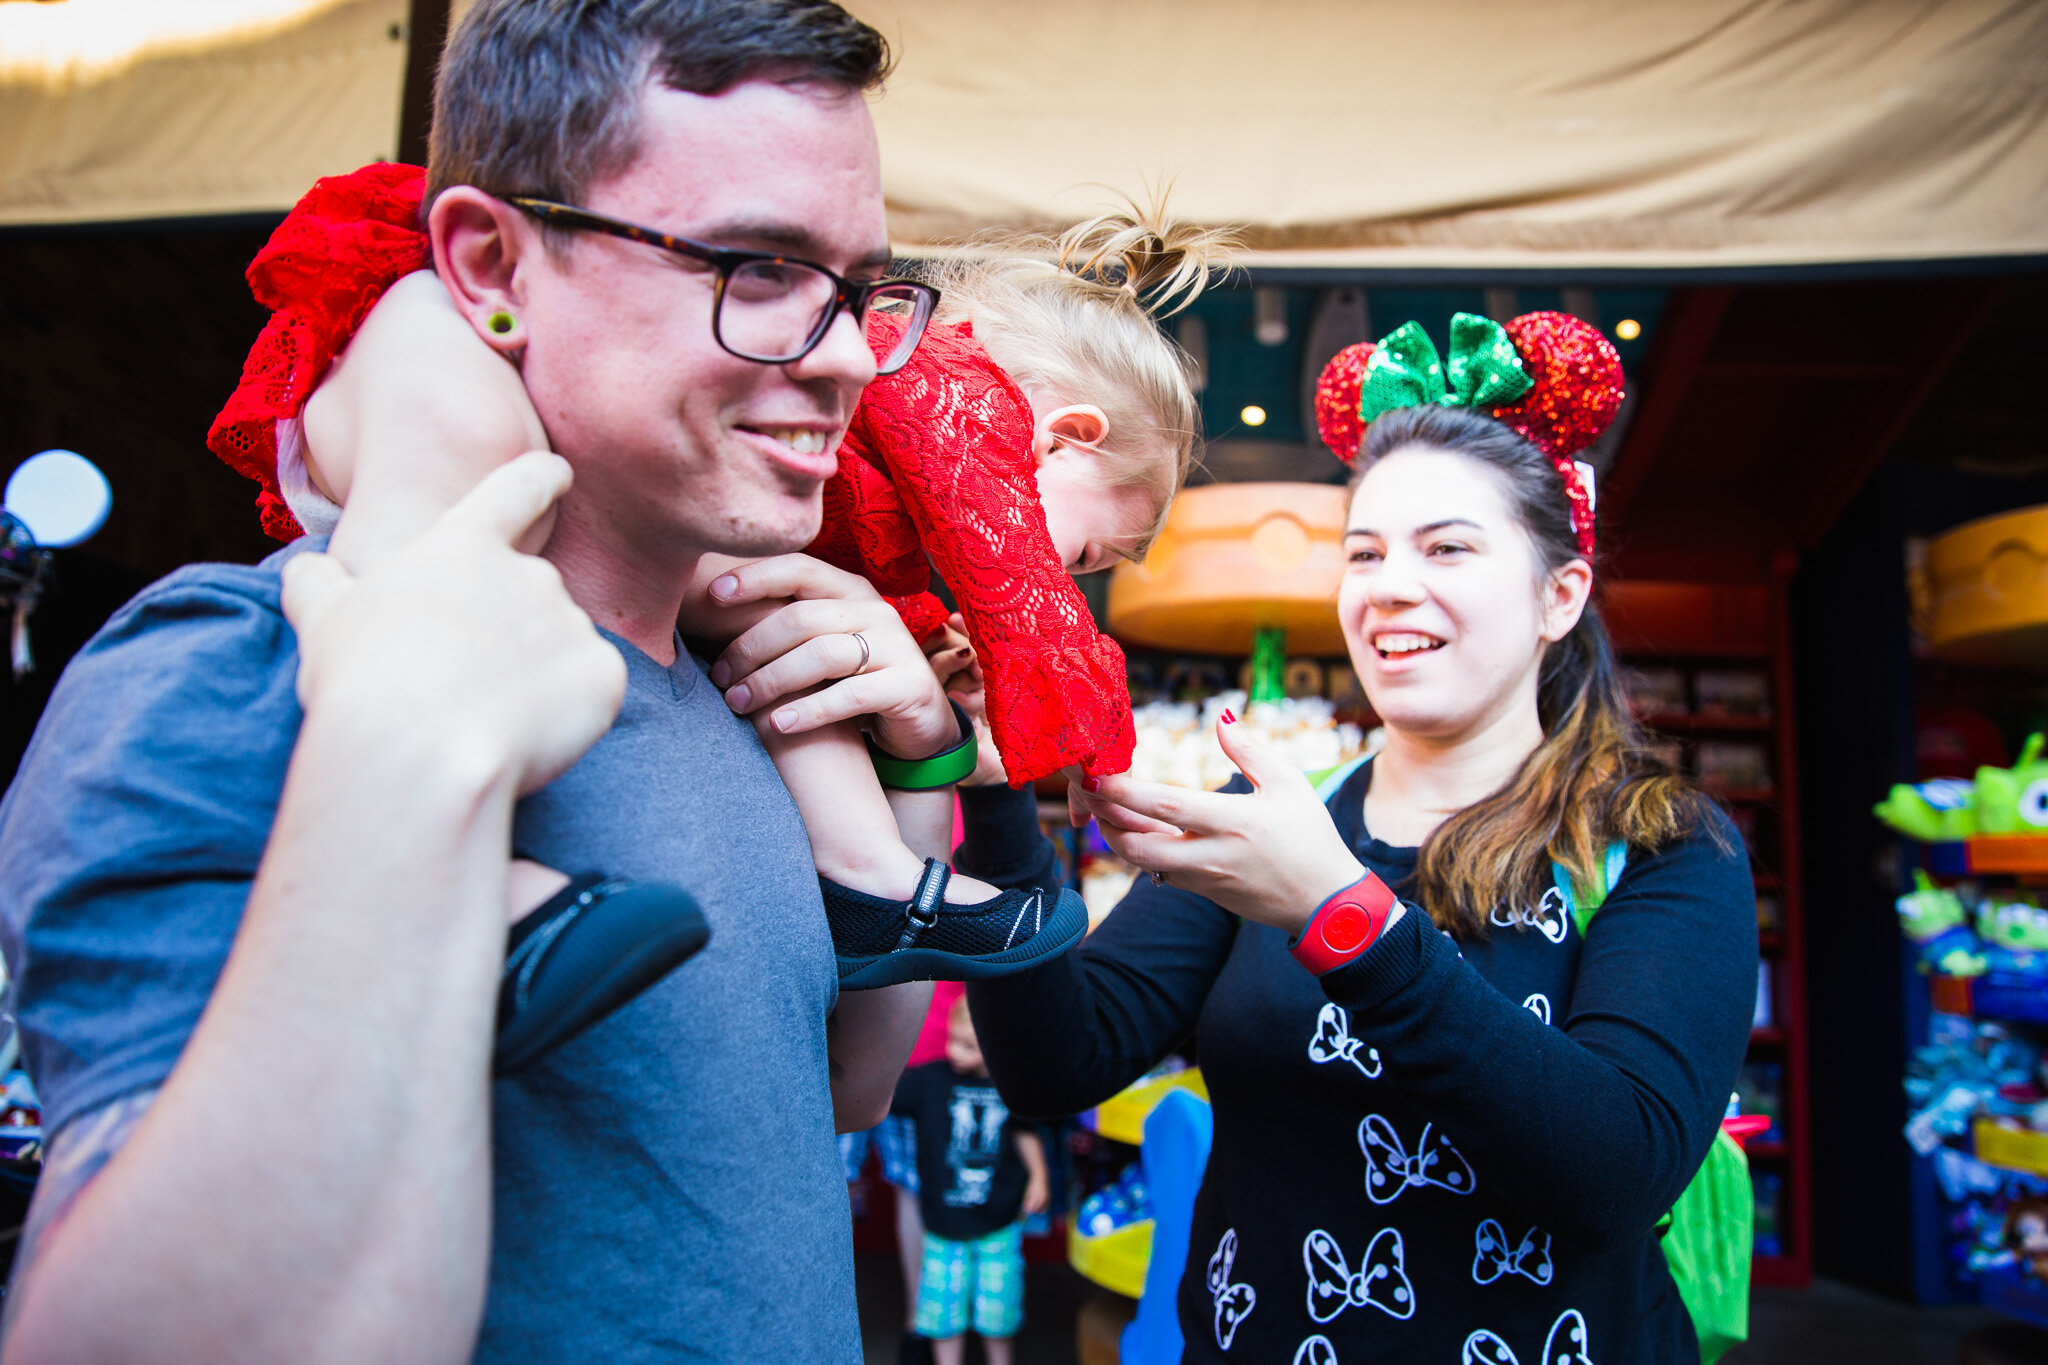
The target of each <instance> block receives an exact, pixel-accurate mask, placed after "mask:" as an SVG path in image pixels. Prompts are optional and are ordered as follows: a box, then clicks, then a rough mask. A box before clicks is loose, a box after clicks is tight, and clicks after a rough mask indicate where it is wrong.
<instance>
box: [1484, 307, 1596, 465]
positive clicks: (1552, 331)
mask: <svg viewBox="0 0 2048 1365" xmlns="http://www.w3.org/2000/svg"><path fill="white" fill-rule="evenodd" d="M1506 330H1507V334H1508V339H1509V340H1511V341H1513V342H1514V343H1515V350H1516V352H1517V353H1518V354H1519V355H1520V356H1521V357H1522V368H1523V369H1524V370H1526V371H1527V372H1528V375H1529V378H1531V379H1532V380H1534V381H1535V387H1533V388H1531V389H1530V390H1529V392H1528V393H1527V394H1525V395H1524V396H1523V397H1522V399H1521V401H1519V402H1516V403H1510V404H1508V405H1506V406H1504V407H1498V408H1494V409H1493V415H1494V417H1495V418H1496V419H1498V420H1499V421H1500V422H1502V423H1504V424H1505V425H1507V426H1510V427H1513V428H1514V429H1515V430H1516V431H1519V432H1521V433H1522V435H1524V436H1526V437H1528V438H1529V439H1530V440H1531V441H1534V442H1535V443H1536V444H1537V445H1539V446H1541V447H1543V449H1544V450H1545V451H1547V452H1549V454H1550V457H1551V458H1552V459H1554V460H1563V459H1567V458H1569V457H1570V456H1573V455H1576V454H1578V452H1580V451H1582V450H1584V449H1585V448H1586V447H1587V446H1589V445H1591V444H1593V442H1594V440H1595V439H1597V438H1598V437H1599V435H1600V433H1601V432H1603V431H1605V430H1607V427H1608V424H1609V423H1611V422H1612V421H1613V420H1614V414H1615V413H1616V412H1618V411H1620V409H1621V395H1622V389H1623V377H1622V372H1621V354H1620V352H1618V351H1616V350H1615V349H1614V343H1613V342H1611V341H1609V340H1608V339H1607V338H1606V337H1605V336H1603V335H1602V334H1601V331H1600V329H1599V328H1598V327H1595V326H1593V324H1591V323H1589V322H1581V321H1580V320H1579V319H1578V318H1575V317H1573V316H1572V315H1571V314H1569V313H1524V314H1522V316H1520V317H1518V318H1515V319H1514V320H1513V321H1511V322H1509V323H1507V324H1506Z"/></svg>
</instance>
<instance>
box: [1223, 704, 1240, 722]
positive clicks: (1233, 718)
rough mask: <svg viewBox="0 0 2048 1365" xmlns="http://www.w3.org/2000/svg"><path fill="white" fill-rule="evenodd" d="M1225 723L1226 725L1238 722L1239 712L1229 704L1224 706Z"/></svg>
mask: <svg viewBox="0 0 2048 1365" xmlns="http://www.w3.org/2000/svg"><path fill="white" fill-rule="evenodd" d="M1223 723H1224V724H1225V725H1235V724H1237V713H1236V712H1235V711H1233V710H1231V709H1230V708H1229V707H1227V706H1226V707H1224V708H1223Z"/></svg>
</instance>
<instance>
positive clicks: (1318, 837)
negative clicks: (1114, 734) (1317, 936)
mask: <svg viewBox="0 0 2048 1365" xmlns="http://www.w3.org/2000/svg"><path fill="white" fill-rule="evenodd" d="M1224 714H1225V716H1226V717H1229V713H1228V712H1225V713H1224ZM1216 737H1217V739H1218V740H1219V741H1220V742H1221V743H1222V745H1223V752H1224V754H1225V755H1226V756H1228V757H1229V759H1230V761H1231V762H1232V763H1235V764H1236V765H1237V767H1238V771H1240V772H1242V773H1243V774H1244V775H1245V777H1246V778H1247V779H1249V780H1250V782H1251V784H1252V788H1253V789H1252V790H1251V791H1250V792H1246V793H1231V794H1225V793H1222V792H1195V791H1187V790H1185V789H1183V788H1180V787H1168V786H1164V785H1162V784H1160V783H1157V782H1140V781H1137V780H1135V779H1133V778H1129V777H1103V778H1097V779H1096V780H1095V783H1094V789H1093V790H1092V791H1091V790H1087V789H1085V788H1084V787H1083V786H1082V785H1081V784H1079V783H1075V784H1072V785H1070V786H1069V787H1068V792H1067V799H1068V803H1069V806H1070V807H1071V809H1072V812H1073V816H1074V822H1075V823H1076V824H1080V823H1082V822H1083V821H1084V820H1085V819H1086V818H1087V817H1089V816H1093V817H1094V818H1095V820H1096V823H1097V824H1098V825H1099V826H1100V827H1101V829H1102V837H1103V839H1104V840H1105V841H1106V842H1107V843H1108V844H1109V846H1110V847H1111V848H1112V849H1114V850H1115V851H1116V854H1117V856H1118V857H1120V858H1122V859H1123V860H1124V861H1125V862H1127V863H1130V864H1132V865H1133V866H1135V867H1139V868H1142V869H1144V870H1145V871H1147V872H1163V873H1165V874H1166V877H1167V880H1169V881H1170V882H1172V884H1173V885H1175V886H1178V887H1180V888H1182V889H1183V890H1187V891H1192V892H1194V893H1195V894H1196V895H1199V896H1207V897H1208V898H1209V899H1210V900H1212V901H1215V902H1216V903H1217V904H1218V905H1220V906H1222V907H1223V908H1224V909H1226V910H1230V911H1234V912H1235V913H1237V914H1240V915H1243V916H1244V917H1245V918H1246V919H1249V920H1256V921H1258V922H1259V923H1261V924H1270V925H1272V926H1273V927H1275V928H1276V929H1282V930H1285V931H1286V932H1287V934H1288V935H1289V936H1290V937H1291V936H1294V935H1297V934H1299V933H1300V932H1301V930H1302V927H1303V926H1304V925H1306V924H1307V923H1308V920H1309V916H1310V915H1312V914H1314V913H1315V910H1316V907H1317V906H1318V905H1321V904H1322V903H1323V902H1324V901H1325V900H1327V899H1329V897H1330V896H1331V895H1333V894H1334V893H1336V892H1338V891H1341V890H1343V889H1344V888H1345V887H1347V886H1349V885H1351V883H1353V882H1355V881H1357V880H1358V879H1359V878H1360V877H1362V876H1364V875H1365V867H1364V865H1363V864H1361V863H1360V862H1359V861H1358V859H1357V858H1356V857H1354V856H1353V855H1352V852H1351V850H1350V849H1349V848H1347V847H1345V845H1344V840H1343V838H1342V836H1340V835H1339V834H1338V833H1337V827H1336V825H1335V823H1334V822H1332V821H1331V819H1330V813H1329V812H1328V811H1327V810H1325V809H1324V808H1323V803H1322V802H1321V801H1320V800H1318V799H1317V797H1316V793H1315V788H1314V787H1312V786H1310V785H1309V781H1308V779H1307V778H1306V777H1303V776H1302V775H1301V773H1300V772H1299V771H1297V770H1296V769H1295V768H1294V766H1293V765H1292V764H1290V763H1288V762H1287V761H1286V760H1285V759H1283V758H1281V757H1280V756H1279V755H1278V754H1276V753H1274V752H1273V750H1272V749H1270V748H1269V747H1267V745H1266V744H1265V742H1264V741H1262V740H1260V739H1258V738H1256V737H1255V736H1253V735H1252V734H1251V733H1250V731H1249V730H1247V729H1246V728H1245V726H1244V724H1243V723H1242V722H1240V721H1238V720H1236V719H1235V718H1234V717H1230V718H1229V719H1227V720H1225V721H1224V722H1221V723H1219V724H1218V725H1217V727H1216ZM1390 922H1391V921H1390Z"/></svg>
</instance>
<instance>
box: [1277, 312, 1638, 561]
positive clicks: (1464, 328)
mask: <svg viewBox="0 0 2048 1365" xmlns="http://www.w3.org/2000/svg"><path fill="white" fill-rule="evenodd" d="M1621 394H1622V373H1621V356H1620V355H1619V354H1617V353H1616V351H1615V349H1614V345H1613V343H1612V342H1610V341H1608V340H1607V338H1606V337H1605V336H1603V335H1601V332H1600V329H1599V328H1597V327H1595V326H1593V325H1592V324H1591V323H1587V322H1581V321H1580V320H1579V319H1577V318H1575V317H1573V316H1571V315H1570V314H1569V313H1524V314H1523V315H1522V316H1520V317H1518V318H1515V319H1514V320H1513V321H1511V322H1509V323H1507V324H1506V325H1505V326H1503V325H1502V324H1500V323H1498V322H1495V321H1493V320H1492V319H1491V318H1482V317H1479V316H1477V315H1475V314H1472V313H1454V314H1452V316H1451V355H1450V359H1449V360H1448V361H1445V360H1442V359H1440V358H1439V357H1438V355H1437V351H1436V345H1435V343H1433V342H1431V341H1430V339H1429V334H1428V333H1427V332H1425V331H1423V330H1422V326H1421V324H1419V323H1414V322H1404V323H1402V324H1401V325H1400V326H1399V327H1396V328H1395V329H1394V330H1393V331H1391V332H1389V333H1387V335H1386V336H1384V337H1382V338H1381V339H1380V340H1379V343H1378V344H1377V345H1375V344H1374V343H1372V342H1370V341H1363V342H1360V343H1359V344H1358V345H1356V346H1347V347H1345V348H1344V349H1343V350H1341V351H1339V352H1337V354H1336V355H1335V356H1334V357H1332V358H1331V360H1330V363H1329V364H1327V365H1325V366H1324V367H1323V373H1322V377H1321V378H1320V379H1318V380H1317V381H1316V430H1317V431H1318V432H1319V433H1320V434H1321V436H1322V438H1323V444H1325V445H1327V446H1328V447H1329V448H1330V449H1331V450H1332V451H1333V452H1335V453H1336V456H1337V458H1338V459H1340V460H1342V461H1344V463H1346V464H1352V463H1354V462H1355V461H1356V460H1357V459H1358V448H1359V445H1360V444H1361V443H1362V442H1363V441H1364V440H1365V429H1366V427H1367V425H1368V424H1370V423H1371V422H1372V420H1373V419H1374V418H1375V417H1378V416H1380V415H1381V414H1382V413H1388V412H1392V411H1394V409H1396V408H1414V407H1421V406H1422V405H1423V404H1425V403H1436V404H1440V405H1441V406H1443V407H1447V408H1472V409H1474V410H1475V411H1478V412H1481V413H1484V414H1485V415H1487V416H1489V417H1491V418H1493V419H1494V420H1495V421H1497V422H1500V423H1501V424H1503V425H1504V426H1508V427H1512V428H1513V429H1514V430H1516V431H1518V432H1520V433H1521V434H1522V435H1523V436H1525V437H1527V438H1528V439H1529V440H1530V441H1531V442H1533V443H1534V444H1535V445H1536V446H1538V447H1540V448H1541V449H1542V451H1543V452H1544V453H1545V454H1546V455H1548V456H1549V457H1550V462H1551V464H1553V465H1555V466H1556V467H1557V475H1558V477H1559V478H1560V479H1562V480H1564V491H1565V496H1566V497H1567V498H1569V499H1570V500H1571V505H1572V529H1573V531H1575V532H1577V534H1578V539H1579V552H1580V553H1581V554H1585V555H1591V554H1592V553H1593V479H1592V469H1591V468H1590V467H1587V466H1581V465H1579V464H1577V463H1576V462H1574V461H1573V459H1572V456H1574V455H1576V454H1577V453H1578V452H1580V451H1581V450H1584V449H1585V448H1586V447H1587V446H1589V445H1591V444H1593V440H1594V438H1595V437H1597V436H1599V434H1600V433H1601V432H1603V431H1605V430H1606V429H1607V424H1608V423H1609V422H1612V421H1613V420H1614V414H1615V412H1616V411H1617V410H1619V408H1620V407H1621Z"/></svg>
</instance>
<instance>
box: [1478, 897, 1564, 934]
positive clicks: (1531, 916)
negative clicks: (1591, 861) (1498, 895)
mask: <svg viewBox="0 0 2048 1365" xmlns="http://www.w3.org/2000/svg"><path fill="white" fill-rule="evenodd" d="M1487 918H1489V919H1491V920H1492V921H1493V922H1494V923H1495V924H1498V925H1499V926H1500V927H1501V928H1503V929H1512V928H1514V927H1515V926H1516V925H1518V924H1526V925H1529V926H1530V927H1531V928H1534V929H1537V930H1539V931H1541V933H1542V934H1543V937H1545V938H1547V939H1549V940H1550V941H1551V942H1552V943H1562V942H1564V936H1565V931H1566V926H1567V925H1569V924H1570V923H1571V915H1570V913H1569V912H1568V911H1567V910H1566V909H1565V904H1564V892H1562V891H1560V890H1558V889H1557V888H1556V887H1554V886H1553V887H1550V888H1548V889H1547V890H1545V891H1544V893H1543V898H1542V899H1541V900H1539V901H1537V902H1536V908H1535V909H1533V910H1531V911H1529V912H1528V913H1527V914H1522V915H1517V914H1514V913H1512V912H1511V911H1509V910H1508V908H1507V907H1506V906H1505V905H1496V906H1494V907H1493V913H1492V914H1491V915H1489V916H1488V917H1487Z"/></svg>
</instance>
